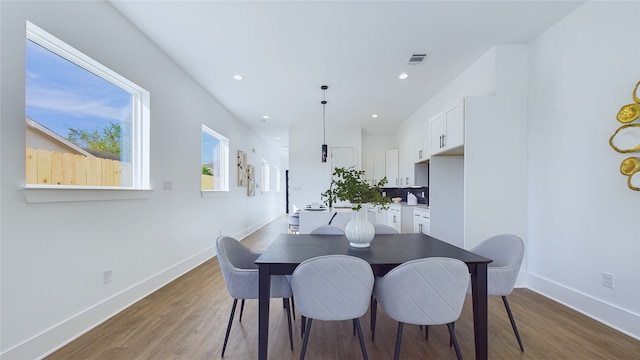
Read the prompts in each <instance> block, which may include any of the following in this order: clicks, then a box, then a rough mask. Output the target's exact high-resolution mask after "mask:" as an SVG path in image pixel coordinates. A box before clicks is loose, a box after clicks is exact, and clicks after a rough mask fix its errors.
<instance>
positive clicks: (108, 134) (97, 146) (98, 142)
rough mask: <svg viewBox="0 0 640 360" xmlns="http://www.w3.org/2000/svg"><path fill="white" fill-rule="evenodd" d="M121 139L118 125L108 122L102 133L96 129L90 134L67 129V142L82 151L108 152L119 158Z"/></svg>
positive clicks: (120, 129) (120, 130)
mask: <svg viewBox="0 0 640 360" xmlns="http://www.w3.org/2000/svg"><path fill="white" fill-rule="evenodd" d="M121 137H122V128H121V127H120V124H118V123H114V122H110V123H109V125H108V126H106V127H105V128H103V129H102V131H100V129H99V128H97V127H96V129H95V130H93V131H92V132H89V131H87V130H84V129H73V128H69V135H67V140H69V141H71V142H72V143H74V144H76V145H78V146H80V147H81V148H84V149H91V150H100V151H108V152H110V153H112V154H115V155H117V156H118V157H119V156H120V139H121Z"/></svg>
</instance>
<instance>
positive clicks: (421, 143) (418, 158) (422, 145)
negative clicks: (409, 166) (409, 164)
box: [413, 138, 430, 163]
mask: <svg viewBox="0 0 640 360" xmlns="http://www.w3.org/2000/svg"><path fill="white" fill-rule="evenodd" d="M427 145H428V143H427V139H426V138H420V139H418V140H417V141H416V145H415V152H414V154H413V155H414V157H413V162H414V163H419V162H423V161H427V160H429V155H430V151H429V147H428V146H427Z"/></svg>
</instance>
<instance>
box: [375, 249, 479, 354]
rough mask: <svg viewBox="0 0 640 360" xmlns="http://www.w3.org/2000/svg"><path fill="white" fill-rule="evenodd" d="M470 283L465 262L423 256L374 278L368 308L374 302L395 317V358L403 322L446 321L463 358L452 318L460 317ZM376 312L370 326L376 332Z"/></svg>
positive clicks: (452, 339) (454, 343)
mask: <svg viewBox="0 0 640 360" xmlns="http://www.w3.org/2000/svg"><path fill="white" fill-rule="evenodd" d="M468 287H469V269H468V268H467V265H465V263H464V262H462V261H460V260H458V259H451V258H441V257H433V258H425V259H418V260H412V261H408V262H406V263H404V264H402V265H400V266H397V267H395V268H394V269H392V270H391V271H389V272H388V273H387V274H386V275H385V276H383V277H381V278H376V282H375V290H374V298H373V303H372V304H371V311H376V310H377V305H376V303H379V304H380V306H381V307H382V309H383V310H384V311H385V312H386V313H387V315H389V317H391V318H392V319H394V320H396V321H398V332H397V335H396V348H395V354H394V359H399V358H400V344H401V341H402V329H403V326H404V324H405V323H406V324H416V325H442V324H447V327H448V328H449V334H450V335H451V342H452V343H453V347H454V349H455V351H456V355H457V357H458V359H462V355H461V354H460V348H459V347H458V340H457V339H456V334H455V329H454V326H453V324H454V322H455V321H456V320H458V318H459V317H460V312H461V311H462V306H463V305H464V299H465V297H466V294H467V288H468ZM375 326H376V325H375V316H373V317H372V324H371V330H372V333H374V332H375Z"/></svg>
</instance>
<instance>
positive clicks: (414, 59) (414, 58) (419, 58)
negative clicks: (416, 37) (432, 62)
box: [409, 53, 429, 65]
mask: <svg viewBox="0 0 640 360" xmlns="http://www.w3.org/2000/svg"><path fill="white" fill-rule="evenodd" d="M427 56H429V54H427V53H421V54H413V55H411V57H410V58H409V64H412V65H419V64H422V63H423V62H424V60H425V59H426V58H427Z"/></svg>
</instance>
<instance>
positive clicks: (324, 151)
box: [320, 85, 329, 163]
mask: <svg viewBox="0 0 640 360" xmlns="http://www.w3.org/2000/svg"><path fill="white" fill-rule="evenodd" d="M328 88H329V87H328V86H327V85H322V86H320V89H322V101H320V104H322V162H323V163H326V162H327V153H328V150H327V130H326V128H327V121H326V118H325V115H326V112H325V106H326V105H327V100H326V91H327V89H328Z"/></svg>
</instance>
